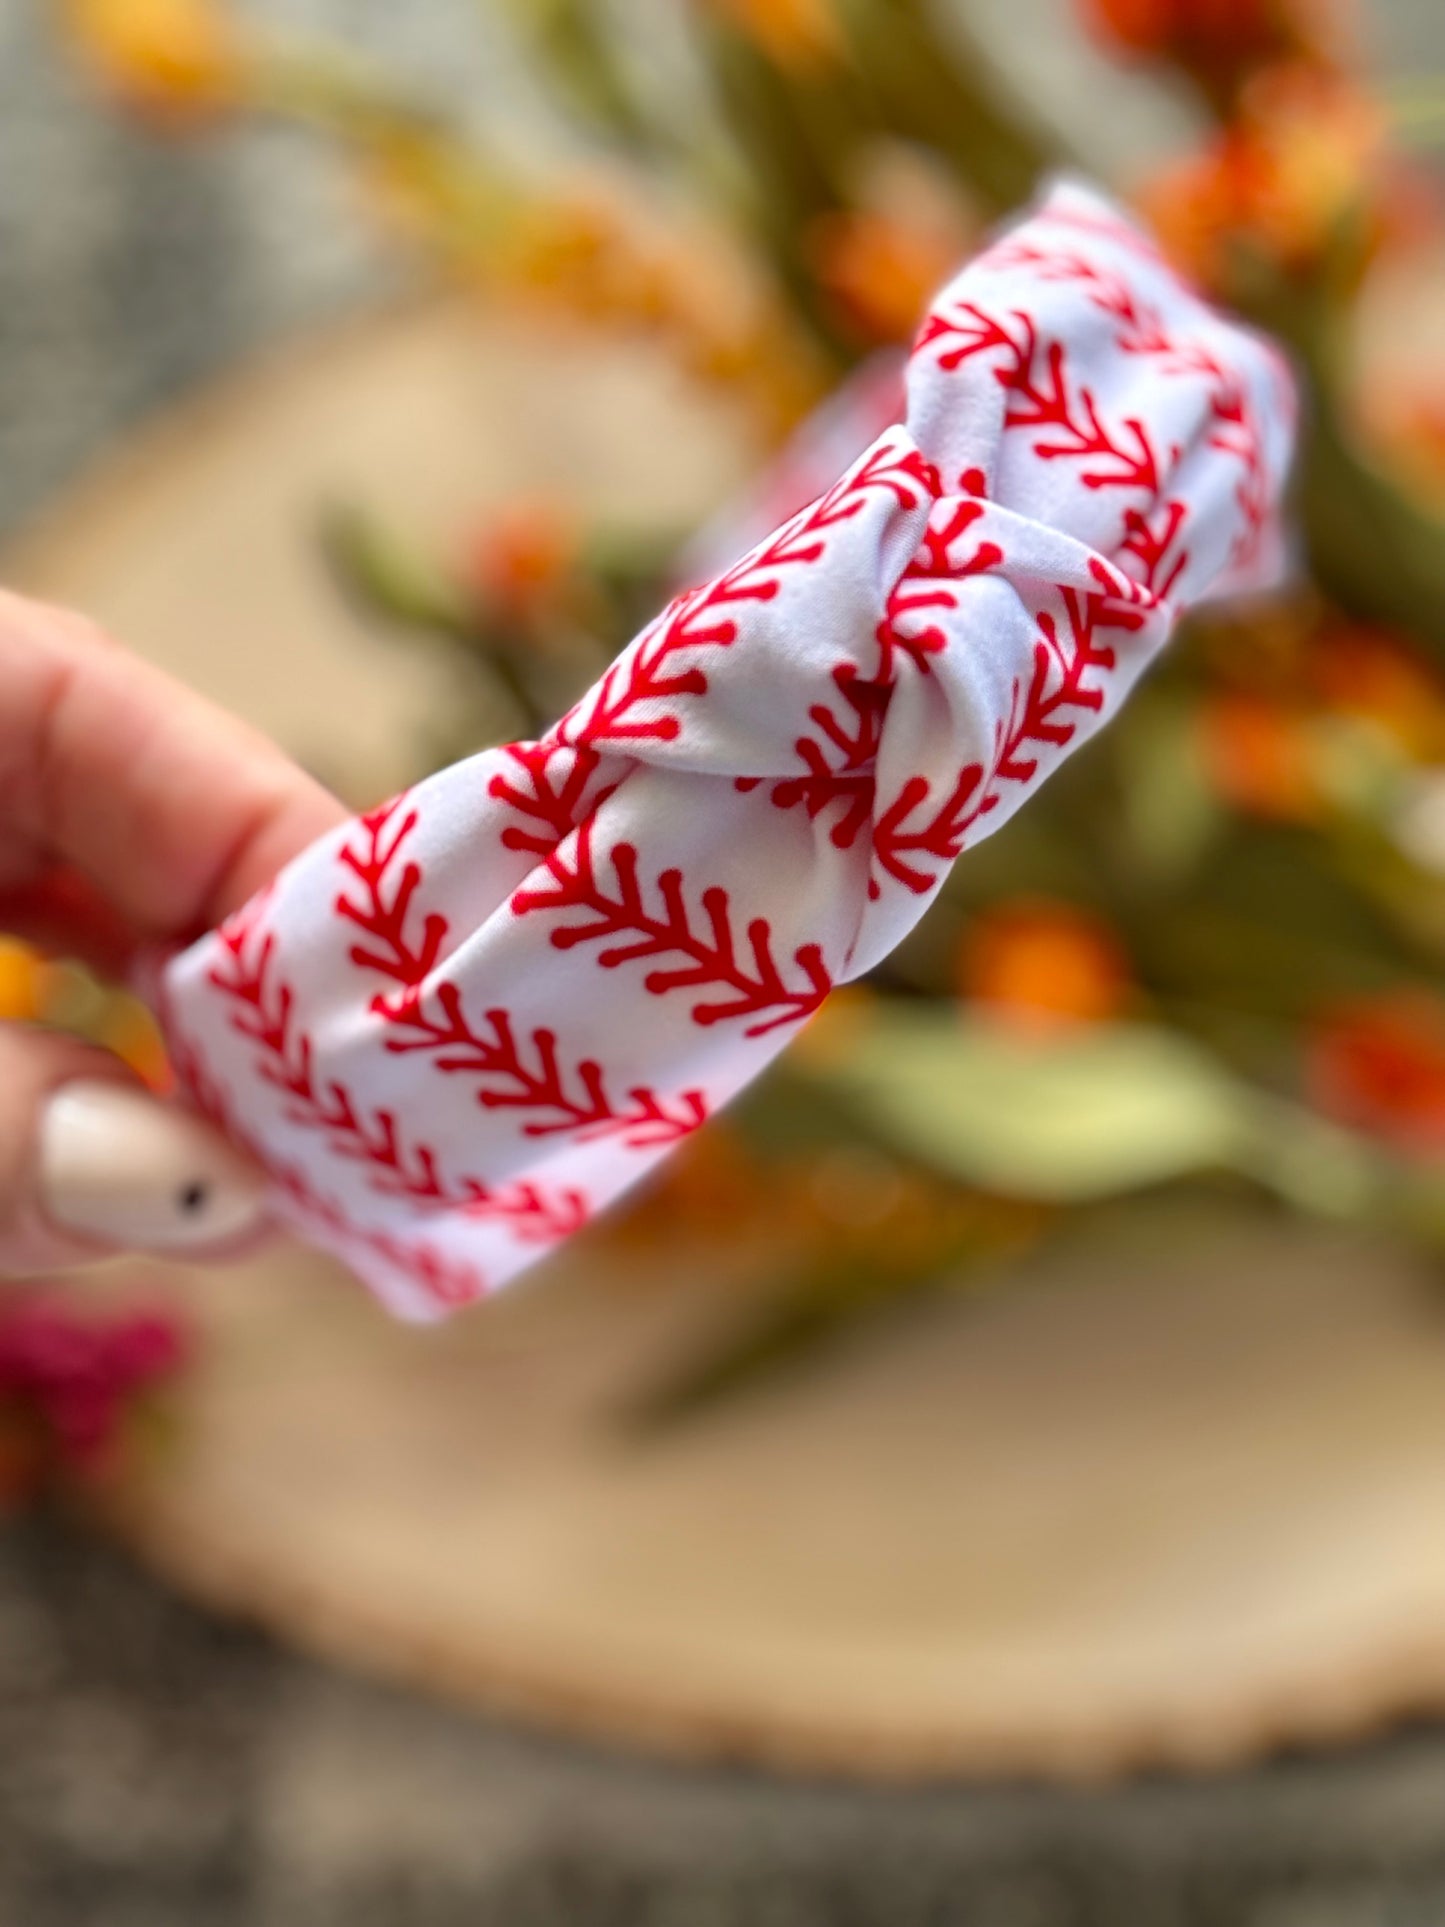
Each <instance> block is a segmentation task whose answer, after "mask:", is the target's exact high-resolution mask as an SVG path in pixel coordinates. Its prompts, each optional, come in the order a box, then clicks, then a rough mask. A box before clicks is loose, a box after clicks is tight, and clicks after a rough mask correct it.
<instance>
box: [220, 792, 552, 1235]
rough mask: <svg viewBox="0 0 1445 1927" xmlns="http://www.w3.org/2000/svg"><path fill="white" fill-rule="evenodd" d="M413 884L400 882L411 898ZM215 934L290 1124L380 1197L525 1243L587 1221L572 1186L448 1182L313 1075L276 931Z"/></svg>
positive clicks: (414, 1147) (393, 1127)
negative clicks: (497, 1224) (365, 1177)
mask: <svg viewBox="0 0 1445 1927" xmlns="http://www.w3.org/2000/svg"><path fill="white" fill-rule="evenodd" d="M369 827H370V826H369ZM407 828H409V825H407V826H404V827H403V829H402V831H401V835H405V834H406V833H407ZM397 840H398V842H399V841H400V837H398V839H397ZM393 854H394V849H393ZM413 887H414V886H408V885H406V884H405V882H404V884H403V888H404V890H405V892H406V895H407V897H408V899H409V897H410V894H411V888H413ZM218 934H219V937H220V942H221V946H222V951H223V958H222V961H221V962H220V963H218V964H217V965H216V966H215V967H213V969H212V970H211V973H210V981H211V983H212V984H213V985H214V986H215V988H216V989H217V990H219V991H220V992H221V993H222V995H223V996H225V997H227V998H228V999H230V1000H231V1002H232V1003H233V1004H234V1005H235V1006H236V1008H235V1010H234V1012H233V1015H232V1018H231V1025H232V1028H233V1029H234V1030H235V1031H236V1032H237V1033H238V1034H239V1035H240V1036H242V1037H247V1038H250V1039H251V1040H252V1041H253V1042H254V1043H255V1044H257V1045H258V1046H259V1047H260V1048H259V1065H258V1068H259V1071H260V1075H261V1076H262V1077H263V1078H264V1079H265V1081H266V1082H267V1083H268V1084H273V1085H275V1087H276V1088H277V1089H278V1090H281V1091H284V1092H285V1094H286V1096H287V1098H288V1099H289V1100H290V1103H289V1106H288V1109H287V1116H288V1117H289V1118H290V1119H291V1120H292V1122H294V1123H297V1124H301V1125H304V1126H305V1127H306V1128H307V1129H310V1130H315V1131H321V1132H324V1133H325V1135H326V1136H327V1138H328V1139H329V1141H330V1143H331V1145H332V1148H333V1149H334V1150H336V1151H337V1152H338V1153H339V1154H340V1155H341V1156H342V1157H345V1158H349V1159H353V1160H355V1161H356V1162H358V1163H361V1164H364V1165H366V1166H367V1167H368V1169H369V1172H370V1174H371V1182H372V1184H373V1186H374V1188H375V1189H376V1190H377V1191H379V1192H381V1193H382V1194H384V1195H390V1196H395V1197H404V1198H407V1199H409V1200H411V1201H412V1202H413V1203H416V1204H424V1205H450V1206H452V1207H454V1208H456V1209H458V1210H460V1211H462V1212H463V1213H464V1214H465V1215H466V1216H467V1217H469V1218H478V1219H482V1218H495V1219H500V1220H502V1221H503V1222H505V1223H506V1224H507V1225H508V1226H509V1228H510V1229H511V1230H513V1231H514V1232H515V1233H516V1235H517V1236H518V1237H519V1238H523V1239H526V1240H527V1241H528V1242H529V1243H549V1242H555V1241H556V1240H557V1239H559V1238H566V1237H570V1235H571V1234H572V1233H573V1232H574V1231H577V1230H579V1229H580V1228H581V1226H582V1225H583V1224H584V1223H585V1222H586V1220H587V1216H588V1210H587V1200H586V1198H585V1197H584V1196H583V1194H582V1193H581V1192H580V1191H578V1190H575V1189H570V1188H569V1189H567V1190H565V1191H559V1192H557V1193H555V1194H552V1193H549V1192H548V1191H547V1190H546V1189H544V1188H543V1187H542V1186H540V1185H538V1184H535V1183H532V1182H524V1183H520V1184H512V1185H489V1184H486V1183H484V1182H483V1181H482V1180H481V1179H480V1178H475V1177H463V1178H461V1179H459V1180H458V1181H457V1183H456V1184H454V1185H452V1184H448V1183H447V1182H446V1181H445V1180H444V1179H443V1177H442V1174H441V1171H440V1169H439V1167H438V1162H437V1156H436V1152H435V1150H434V1149H433V1148H432V1146H430V1145H428V1144H422V1143H417V1144H410V1143H408V1142H407V1141H406V1139H405V1138H404V1137H403V1135H402V1133H401V1131H400V1129H399V1127H398V1124H397V1121H396V1118H395V1116H394V1115H393V1114H392V1112H391V1111H389V1110H385V1109H381V1108H377V1109H376V1110H374V1111H372V1112H371V1113H370V1114H369V1115H368V1114H367V1113H366V1112H365V1111H364V1110H362V1109H361V1108H359V1107H358V1105H357V1103H356V1100H355V1098H354V1096H353V1095H352V1093H351V1091H350V1090H349V1089H348V1088H347V1087H346V1085H344V1084H342V1083H341V1082H339V1081H337V1080H335V1079H332V1080H330V1081H326V1082H323V1081H321V1080H319V1079H318V1078H317V1076H316V1072H315V1049H314V1046H313V1044H312V1041H311V1038H310V1037H309V1036H308V1035H307V1034H306V1032H305V1031H304V1030H303V1029H302V1028H301V1027H300V1025H299V1024H298V1023H297V1022H296V1007H295V997H294V995H293V993H292V990H291V988H290V986H289V985H288V984H286V983H285V982H284V981H282V980H281V979H280V978H279V977H278V976H277V974H276V972H275V970H274V968H273V966H274V963H275V944H276V940H275V936H274V934H273V933H272V932H269V931H267V930H264V929H263V928H261V925H260V920H259V918H257V917H253V916H248V915H244V914H243V915H242V916H240V917H236V918H233V919H231V921H230V922H229V923H226V924H223V925H222V927H221V930H220V932H219V933H218Z"/></svg>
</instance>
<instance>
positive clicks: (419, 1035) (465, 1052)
mask: <svg viewBox="0 0 1445 1927" xmlns="http://www.w3.org/2000/svg"><path fill="white" fill-rule="evenodd" d="M436 1002H437V1006H438V1008H439V1009H440V1011H441V1016H440V1018H437V1017H434V1016H432V1015H431V1014H430V1013H429V1012H427V1011H425V1010H423V1009H422V1008H421V1006H420V1005H419V1004H412V1005H409V1006H408V1007H407V1008H406V1009H404V1010H400V1011H397V1012H396V1013H394V1019H393V1021H394V1025H395V1028H394V1030H393V1033H392V1035H391V1036H390V1037H388V1039H387V1043H386V1048H387V1049H388V1050H389V1051H427V1052H429V1053H431V1054H432V1056H433V1060H434V1062H435V1064H436V1066H437V1069H438V1070H441V1071H448V1072H465V1073H467V1074H469V1075H471V1076H473V1077H478V1078H484V1079H486V1080H487V1085H486V1088H485V1089H483V1090H480V1091H478V1093H477V1102H478V1103H479V1104H480V1105H481V1106H482V1108H483V1109H484V1110H488V1111H531V1112H536V1113H539V1115H536V1116H533V1117H530V1118H528V1120H527V1122H526V1123H525V1124H523V1126H522V1135H523V1137H535V1138H541V1137H552V1136H555V1135H556V1134H557V1133H558V1132H562V1131H566V1132H570V1133H572V1134H573V1135H575V1137H576V1138H577V1139H578V1141H579V1142H581V1143H590V1142H595V1141H596V1140H597V1139H599V1138H608V1137H615V1138H619V1139H621V1141H622V1142H623V1143H624V1144H626V1145H627V1146H628V1147H629V1148H630V1149H633V1150H638V1151H642V1150H655V1149H657V1147H658V1146H659V1145H666V1144H676V1143H678V1142H679V1141H680V1140H681V1139H682V1138H685V1137H687V1136H688V1135H689V1134H690V1133H691V1132H693V1131H695V1130H697V1128H698V1126H699V1125H701V1124H705V1123H706V1122H707V1116H708V1107H707V1100H706V1098H705V1097H704V1096H703V1094H702V1092H701V1091H696V1090H692V1091H683V1092H681V1093H680V1094H679V1096H678V1097H677V1098H676V1099H675V1100H668V1099H665V1098H661V1097H659V1096H658V1094H657V1093H656V1092H655V1091H654V1090H652V1089H650V1088H649V1087H648V1086H647V1085H639V1086H637V1087H636V1088H634V1089H632V1090H629V1091H628V1092H627V1093H626V1098H625V1101H624V1102H622V1103H618V1102H617V1101H616V1100H614V1099H613V1098H612V1097H611V1096H610V1095H609V1093H608V1088H607V1079H606V1073H605V1072H604V1071H603V1069H602V1066H601V1065H600V1064H598V1063H596V1062H594V1061H593V1060H591V1059H588V1058H584V1059H583V1060H582V1061H581V1062H580V1063H578V1064H577V1065H576V1066H575V1067H574V1068H573V1069H572V1070H571V1071H570V1072H569V1071H568V1070H566V1069H564V1067H563V1066H562V1064H561V1062H560V1060H559V1058H558V1055H557V1039H556V1036H555V1034H554V1033H553V1032H552V1031H550V1030H546V1029H538V1030H534V1031H533V1032H532V1033H531V1035H530V1037H529V1038H528V1040H527V1045H526V1046H525V1047H524V1046H523V1045H522V1044H520V1043H519V1042H518V1040H517V1037H516V1034H515V1031H514V1028H513V1025H512V1019H511V1016H510V1015H509V1013H508V1012H507V1011H505V1010H488V1011H486V1012H484V1013H483V1017H484V1021H485V1023H486V1025H487V1030H486V1031H485V1032H482V1031H478V1030H476V1029H475V1028H474V1027H473V1025H472V1024H471V1023H470V1022H469V1021H468V1019H467V1016H466V1013H465V1011H464V1010H463V1008H462V998H461V992H460V991H459V990H458V989H457V987H456V985H455V984H440V985H439V986H438V987H437V993H436ZM528 1052H530V1057H529V1056H528V1054H527V1053H528Z"/></svg>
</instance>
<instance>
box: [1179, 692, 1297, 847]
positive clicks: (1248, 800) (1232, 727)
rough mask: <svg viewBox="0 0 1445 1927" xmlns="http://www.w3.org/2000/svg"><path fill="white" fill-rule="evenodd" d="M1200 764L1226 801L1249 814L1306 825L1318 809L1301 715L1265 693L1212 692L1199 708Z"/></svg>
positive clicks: (1275, 820) (1274, 820)
mask: <svg viewBox="0 0 1445 1927" xmlns="http://www.w3.org/2000/svg"><path fill="white" fill-rule="evenodd" d="M1199 726H1200V729H1201V731H1202V733H1203V740H1202V743H1201V748H1202V751H1203V756H1204V767H1205V770H1206V773H1207V774H1208V776H1209V778H1210V780H1211V782H1212V783H1213V785H1214V787H1215V789H1216V790H1217V792H1218V793H1219V795H1220V796H1222V797H1223V798H1224V799H1225V801H1226V802H1228V803H1231V804H1232V805H1233V806H1234V808H1235V809H1237V810H1242V811H1243V812H1244V813H1245V814H1246V815H1248V816H1260V817H1264V818H1266V819H1267V820H1269V821H1272V822H1279V823H1309V822H1313V821H1315V820H1316V818H1317V817H1318V815H1319V810H1320V802H1321V797H1320V791H1319V786H1318V784H1317V782H1316V781H1315V776H1314V770H1313V759H1312V756H1311V749H1310V741H1309V736H1308V733H1307V730H1306V726H1305V720H1304V717H1303V715H1302V714H1301V713H1300V712H1299V711H1297V710H1294V709H1290V708H1287V707H1286V706H1285V705H1284V704H1282V703H1277V702H1271V701H1269V700H1268V699H1267V698H1266V697H1263V696H1247V695H1241V694H1235V693H1231V694H1228V695H1221V696H1212V697H1210V698H1208V699H1207V700H1206V701H1205V702H1204V703H1203V704H1201V706H1200V709H1199Z"/></svg>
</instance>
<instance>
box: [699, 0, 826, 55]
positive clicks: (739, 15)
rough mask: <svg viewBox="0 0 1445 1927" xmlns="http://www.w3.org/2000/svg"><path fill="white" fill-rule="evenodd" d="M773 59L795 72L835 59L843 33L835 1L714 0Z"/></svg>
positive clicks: (725, 17) (715, 6)
mask: <svg viewBox="0 0 1445 1927" xmlns="http://www.w3.org/2000/svg"><path fill="white" fill-rule="evenodd" d="M710 4H711V5H712V7H713V8H714V9H715V11H716V12H717V13H719V14H720V15H721V16H722V17H723V18H724V19H726V20H728V21H729V22H731V24H732V25H733V26H734V27H736V28H737V30H738V32H739V33H741V34H742V35H744V37H745V38H746V39H748V40H751V41H752V43H753V45H754V46H756V47H758V48H760V49H761V50H762V52H763V53H765V54H766V55H767V56H768V58H769V60H771V61H773V62H774V64H775V65H777V66H779V67H786V68H788V69H790V70H791V71H792V72H794V73H806V72H808V71H809V69H810V68H816V67H820V66H823V65H824V64H826V63H827V62H828V61H830V60H835V59H836V58H837V57H838V55H839V54H840V53H841V52H842V50H843V34H842V29H841V28H840V26H839V24H838V16H837V14H836V13H835V12H834V9H833V0H710Z"/></svg>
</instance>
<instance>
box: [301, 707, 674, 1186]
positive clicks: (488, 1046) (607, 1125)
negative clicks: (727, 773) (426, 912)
mask: <svg viewBox="0 0 1445 1927" xmlns="http://www.w3.org/2000/svg"><path fill="white" fill-rule="evenodd" d="M536 747H537V746H536V745H530V744H529V745H525V746H523V748H522V753H521V754H520V755H519V757H518V760H519V762H521V763H522V764H523V767H525V768H528V769H533V768H536V767H537V765H538V763H539V762H545V758H541V759H538V758H534V757H533V756H532V754H531V752H532V751H533V750H534V749H535V748H536ZM590 773H591V772H590V770H589V771H588V774H590ZM570 780H571V779H570V778H569V779H568V783H570ZM583 780H584V781H585V778H584V779H583ZM568 783H564V785H563V789H562V791H559V792H558V795H559V796H561V795H563V794H566V795H567V796H568V799H569V800H568V807H571V793H570V791H569V790H568ZM397 817H400V819H401V820H400V823H399V825H398V826H397V828H396V829H395V831H394V833H393V834H391V835H390V836H388V830H389V829H390V828H391V825H392V822H393V819H395V818H397ZM416 823H417V812H416V810H415V808H414V807H412V806H411V805H410V804H409V802H408V799H407V798H406V797H405V796H401V797H397V798H395V799H394V800H393V801H392V802H390V803H386V804H383V806H382V807H381V808H380V809H379V810H374V811H372V813H371V814H370V815H369V816H364V817H360V818H358V819H357V830H358V834H357V837H356V839H355V840H354V841H353V842H352V843H350V844H347V845H346V846H345V847H344V848H343V849H342V852H341V861H342V863H343V864H344V865H345V866H346V868H347V869H349V870H350V871H351V872H352V874H353V875H354V876H355V877H356V878H357V880H358V882H359V883H360V884H361V886H362V889H363V891H364V895H363V897H362V900H361V901H360V902H357V901H356V900H354V899H351V898H347V897H346V896H344V895H342V896H338V897H337V899H336V908H337V910H338V912H339V913H340V914H341V915H342V916H345V917H347V918H348V919H349V920H350V921H351V922H352V923H354V924H355V925H356V926H357V927H358V928H359V929H360V930H362V931H364V932H365V933H366V935H367V936H368V937H369V938H370V939H372V942H373V945H374V948H366V947H364V946H361V945H356V946H353V948H352V951H351V957H352V961H353V962H355V963H360V964H363V965H367V966H369V967H370V968H372V969H374V970H379V971H380V972H381V973H382V975H383V976H386V977H389V978H390V979H391V980H392V982H393V983H394V984H396V985H397V986H398V988H397V989H396V990H395V991H393V992H391V993H389V994H382V995H379V996H377V997H375V998H373V999H372V1003H371V1009H372V1010H373V1012H375V1013H376V1014H377V1015H378V1016H380V1017H382V1018H383V1019H384V1020H385V1021H386V1023H387V1025H388V1026H389V1027H390V1029H391V1031H392V1035H390V1036H389V1037H388V1039H387V1043H386V1048H387V1050H389V1051H393V1052H401V1051H405V1052H411V1051H428V1052H430V1053H432V1054H433V1059H434V1062H435V1064H436V1067H437V1069H438V1070H440V1071H443V1072H447V1073H456V1072H468V1073H470V1074H472V1075H474V1076H478V1077H482V1078H486V1079H490V1080H492V1081H491V1083H490V1084H489V1086H488V1088H486V1089H484V1090H481V1091H478V1093H477V1102H478V1103H479V1104H480V1105H481V1106H482V1107H483V1109H484V1110H535V1111H537V1112H539V1113H541V1115H540V1116H539V1117H535V1118H533V1119H531V1120H530V1121H529V1122H528V1123H527V1124H525V1125H524V1126H523V1135H524V1136H525V1137H549V1136H551V1135H553V1134H554V1133H556V1132H559V1131H574V1132H576V1133H577V1135H578V1137H579V1138H580V1139H586V1140H591V1139H596V1138H599V1137H607V1136H613V1137H618V1138H620V1139H621V1140H622V1142H623V1143H625V1144H627V1145H628V1146H630V1147H632V1148H634V1149H638V1150H644V1149H650V1148H653V1147H655V1146H657V1145H659V1144H671V1143H674V1142H676V1140H677V1139H679V1138H682V1137H685V1136H686V1135H687V1134H688V1133H689V1132H690V1131H695V1130H696V1129H697V1128H698V1126H699V1125H700V1124H701V1123H703V1122H704V1120H705V1119H706V1117H707V1105H706V1101H705V1099H704V1098H703V1095H702V1093H701V1092H700V1091H696V1090H689V1091H684V1092H682V1093H681V1095H680V1096H679V1097H678V1098H677V1099H676V1101H675V1102H670V1101H668V1100H666V1099H664V1098H662V1097H659V1096H658V1094H657V1093H656V1092H655V1091H654V1090H652V1089H651V1088H649V1087H648V1086H645V1085H642V1086H639V1087H637V1088H636V1089H633V1090H630V1091H629V1092H628V1093H627V1099H626V1101H625V1102H624V1103H621V1104H617V1103H614V1102H613V1100H612V1099H611V1098H610V1097H609V1096H608V1093H607V1084H606V1078H605V1076H604V1073H603V1071H602V1068H601V1066H600V1065H598V1064H596V1063H594V1062H592V1061H591V1060H583V1061H582V1062H580V1063H578V1064H577V1065H576V1066H575V1067H574V1068H573V1069H572V1070H570V1071H567V1070H564V1068H563V1067H562V1065H561V1064H560V1062H559V1060H558V1055H557V1039H556V1035H555V1033H554V1032H552V1031H551V1030H547V1029H538V1030H534V1031H533V1032H532V1034H531V1039H530V1049H531V1062H530V1063H529V1062H528V1060H527V1059H526V1058H525V1057H524V1056H523V1054H522V1050H521V1048H520V1047H519V1046H518V1044H517V1041H516V1037H515V1035H514V1031H513V1026H512V1020H511V1017H510V1016H509V1014H508V1013H507V1012H506V1011H505V1010H489V1011H488V1012H487V1013H486V1021H487V1023H488V1024H489V1025H490V1026H491V1035H490V1036H487V1037H484V1036H481V1035H479V1034H478V1033H477V1032H476V1031H474V1030H473V1029H472V1028H471V1026H470V1025H469V1024H468V1022H467V1019H466V1016H465V1014H464V1012H463V1010H462V1004H461V997H460V994H459V992H458V991H457V989H456V987H455V986H454V985H452V984H445V983H442V984H438V985H437V987H436V991H435V1002H436V1005H437V1007H438V1008H439V1009H440V1011H441V1013H442V1015H441V1017H440V1018H437V1017H435V1016H433V1015H431V1014H430V1013H429V1012H428V1011H427V1010H426V1009H424V1007H423V992H424V989H425V981H424V980H425V977H426V974H427V970H428V969H430V963H429V962H428V961H427V960H428V958H430V959H431V960H432V961H435V958H436V956H437V954H439V952H440V950H441V947H442V945H443V944H444V943H445V941H446V929H447V925H446V919H445V918H443V917H439V916H430V917H428V918H427V919H426V921H425V924H424V935H423V938H422V940H421V942H420V943H417V942H415V941H413V940H412V939H411V938H410V937H409V935H408V933H407V928H406V920H407V915H408V913H409V912H411V911H412V909H413V908H414V905H415V895H416V887H417V879H418V878H419V867H418V865H417V864H416V863H415V862H413V861H411V860H410V859H404V858H403V846H404V844H405V842H406V840H407V838H408V837H409V836H410V835H411V833H412V831H413V830H414V829H415V827H416ZM543 847H544V848H545V847H548V846H546V845H544V846H543ZM398 862H401V864H402V868H401V875H400V877H399V878H398V879H397V880H396V881H395V883H392V881H391V873H392V871H393V870H394V868H395V866H396V865H397V863H398Z"/></svg>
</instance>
